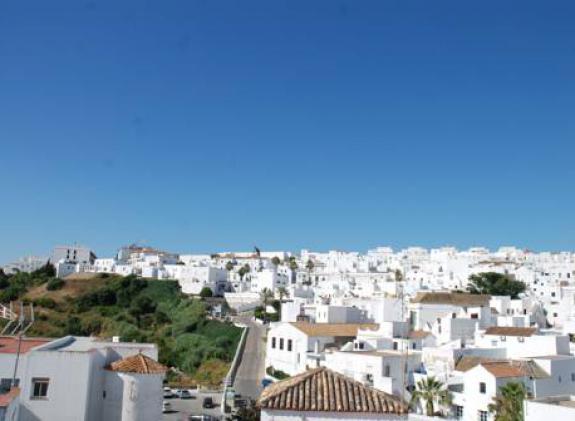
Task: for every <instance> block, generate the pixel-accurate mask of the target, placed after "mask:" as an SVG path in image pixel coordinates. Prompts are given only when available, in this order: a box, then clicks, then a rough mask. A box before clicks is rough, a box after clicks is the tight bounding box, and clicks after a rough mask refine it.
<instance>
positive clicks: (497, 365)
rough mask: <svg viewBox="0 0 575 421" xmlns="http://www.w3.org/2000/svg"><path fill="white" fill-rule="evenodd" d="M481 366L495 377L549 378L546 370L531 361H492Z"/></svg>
mask: <svg viewBox="0 0 575 421" xmlns="http://www.w3.org/2000/svg"><path fill="white" fill-rule="evenodd" d="M480 365H481V366H482V367H483V368H485V369H486V370H487V371H488V372H490V373H491V374H492V375H493V376H495V377H533V378H536V379H542V378H546V377H549V374H547V372H545V370H543V369H542V368H541V367H539V366H538V365H537V364H536V363H534V362H533V361H530V360H529V361H522V360H507V361H491V362H482V363H480Z"/></svg>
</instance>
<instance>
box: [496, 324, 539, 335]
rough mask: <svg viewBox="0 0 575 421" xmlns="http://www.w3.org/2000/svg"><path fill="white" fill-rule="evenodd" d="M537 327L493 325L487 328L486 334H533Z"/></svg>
mask: <svg viewBox="0 0 575 421" xmlns="http://www.w3.org/2000/svg"><path fill="white" fill-rule="evenodd" d="M535 332H537V329H536V328H534V327H511V326H491V327H488V328H487V329H485V334H486V335H498V336H531V335H533V334H534V333H535Z"/></svg>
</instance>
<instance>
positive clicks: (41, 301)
mask: <svg viewBox="0 0 575 421" xmlns="http://www.w3.org/2000/svg"><path fill="white" fill-rule="evenodd" d="M34 304H35V305H37V306H39V307H44V308H55V307H56V301H54V300H53V299H51V298H49V297H40V298H37V299H35V300H34Z"/></svg>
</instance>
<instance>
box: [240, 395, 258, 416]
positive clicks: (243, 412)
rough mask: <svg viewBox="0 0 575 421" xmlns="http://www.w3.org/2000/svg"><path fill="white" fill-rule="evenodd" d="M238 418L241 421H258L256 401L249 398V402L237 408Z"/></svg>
mask: <svg viewBox="0 0 575 421" xmlns="http://www.w3.org/2000/svg"><path fill="white" fill-rule="evenodd" d="M238 419H240V420H243V421H260V410H259V409H258V407H257V405H256V401H254V400H253V399H250V401H249V403H247V404H246V406H244V407H243V408H240V409H239V410H238Z"/></svg>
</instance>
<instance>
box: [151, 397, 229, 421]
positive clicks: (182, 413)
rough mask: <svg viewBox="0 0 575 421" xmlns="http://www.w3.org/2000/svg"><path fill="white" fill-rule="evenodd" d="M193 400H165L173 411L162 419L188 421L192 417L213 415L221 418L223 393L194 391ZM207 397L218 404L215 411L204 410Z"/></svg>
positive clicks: (165, 420) (166, 420)
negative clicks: (204, 401)
mask: <svg viewBox="0 0 575 421" xmlns="http://www.w3.org/2000/svg"><path fill="white" fill-rule="evenodd" d="M191 393H192V399H179V398H171V399H164V400H165V401H167V402H170V405H171V407H172V410H171V411H170V412H168V413H165V414H164V415H163V417H162V419H163V421H188V417H189V416H190V415H212V416H216V417H221V415H222V414H221V412H220V401H221V399H222V394H221V392H216V393H206V392H197V391H192V392H191ZM206 396H211V397H212V399H213V400H214V403H215V404H216V407H215V408H213V409H203V408H202V402H203V399H204V398H205V397H206Z"/></svg>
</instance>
